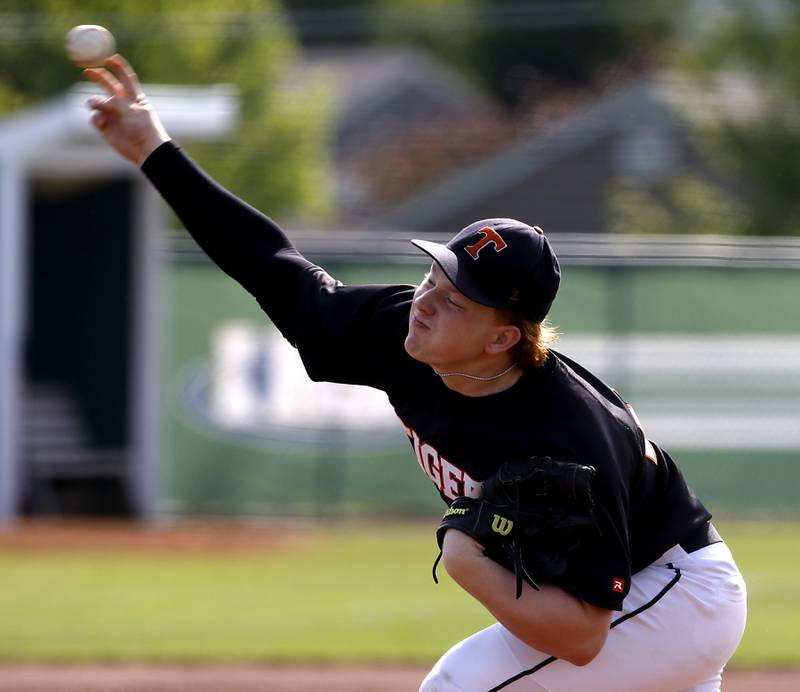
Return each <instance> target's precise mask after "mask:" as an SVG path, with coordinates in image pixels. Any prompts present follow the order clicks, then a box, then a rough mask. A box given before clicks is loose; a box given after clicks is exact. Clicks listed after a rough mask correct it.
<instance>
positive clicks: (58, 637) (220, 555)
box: [0, 522, 800, 667]
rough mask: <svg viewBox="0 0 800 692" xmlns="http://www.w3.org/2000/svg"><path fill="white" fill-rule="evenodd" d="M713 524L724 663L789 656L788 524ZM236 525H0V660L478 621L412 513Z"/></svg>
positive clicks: (792, 651)
mask: <svg viewBox="0 0 800 692" xmlns="http://www.w3.org/2000/svg"><path fill="white" fill-rule="evenodd" d="M720 528H721V530H722V532H723V533H724V535H725V536H726V537H727V540H728V542H729V544H730V545H731V546H732V548H733V550H734V553H735V554H736V556H737V558H738V561H739V564H740V566H741V568H742V570H743V572H744V573H745V576H746V578H747V581H748V587H749V594H750V619H749V625H748V630H747V633H746V635H745V638H744V641H743V642H742V645H741V647H740V649H739V651H738V653H737V654H736V657H735V659H734V661H733V663H734V665H738V666H748V667H765V666H768V667H769V666H773V667H774V666H797V665H800V651H799V650H798V646H797V643H798V629H797V623H798V620H799V618H798V616H799V615H800V606H798V600H799V599H798V595H800V551H798V537H800V524H795V523H780V524H775V523H736V522H727V523H722V525H721V526H720ZM248 530H249V531H251V533H252V527H251V529H248ZM134 531H136V530H134ZM239 532H240V529H239V528H237V526H236V525H228V526H227V527H225V526H223V527H222V528H219V527H218V528H217V529H215V534H214V535H215V536H216V538H215V539H214V540H211V541H209V540H208V539H207V538H202V539H201V538H198V539H197V540H195V541H192V540H188V541H187V540H186V539H185V537H184V539H182V540H181V541H179V542H177V543H176V542H174V541H173V540H172V538H171V533H170V531H163V530H162V531H160V532H157V535H156V536H155V539H154V540H150V541H148V542H146V543H144V544H137V543H136V542H134V543H131V542H130V541H128V540H126V539H124V538H123V539H119V538H115V537H110V538H109V540H107V541H105V542H103V541H100V542H99V543H98V542H96V541H95V542H94V543H91V542H84V543H85V544H84V543H82V542H81V539H80V531H76V532H72V533H68V534H67V537H66V538H64V537H63V536H61V537H58V536H56V537H55V538H53V539H51V540H49V541H48V540H47V539H41V540H38V541H37V542H35V543H33V544H31V543H30V542H29V543H27V544H25V543H24V542H23V543H22V544H20V543H19V542H16V543H15V542H14V540H13V538H12V537H9V536H4V537H1V538H0V549H2V555H0V570H2V574H3V582H4V588H3V590H2V592H0V660H2V661H3V662H25V661H38V662H42V661H46V662H86V661H193V662H197V661H204V662H220V661H315V662H328V661H337V662H412V663H413V662H430V661H432V660H435V658H436V657H437V656H438V655H439V654H440V653H441V652H442V651H443V650H444V649H446V648H447V647H448V646H449V645H450V644H452V643H454V642H455V641H457V640H458V639H460V638H463V637H464V636H465V635H467V634H469V633H470V632H472V631H474V630H476V629H478V628H480V627H482V626H484V625H486V624H488V623H489V622H490V618H489V617H488V616H487V615H486V614H485V613H484V612H483V611H482V609H481V608H480V607H479V606H478V605H477V604H476V603H474V602H473V601H472V600H471V599H469V598H468V597H467V596H466V595H465V594H463V593H462V592H460V590H459V589H458V587H456V586H455V585H454V584H453V583H452V582H451V581H450V580H449V579H448V578H447V577H446V575H445V574H444V573H443V571H441V570H440V576H441V577H443V578H442V579H441V583H440V584H439V585H438V586H437V585H434V584H433V583H432V581H431V576H430V567H431V563H432V561H433V559H434V557H435V554H436V551H435V550H434V541H433V538H432V535H431V531H430V527H428V526H427V525H423V524H421V523H420V524H418V525H414V524H412V525H394V524H390V525H387V524H379V525H377V526H372V527H369V526H366V525H364V524H360V525H358V526H354V525H352V524H334V525H332V526H327V527H323V526H320V525H318V524H314V525H308V524H306V525H295V524H269V525H268V526H267V527H262V528H259V529H258V531H256V532H255V533H252V535H256V536H262V534H263V535H266V536H267V537H268V538H269V541H267V542H266V543H265V542H264V540H263V539H262V540H257V541H253V542H248V540H246V539H241V540H240V538H241V537H239V538H237V534H238V533H239ZM138 533H139V534H141V533H142V530H141V529H139V530H138ZM114 536H116V534H114ZM140 537H141V535H140ZM151 538H152V536H151ZM114 545H116V546H118V547H116V548H115V547H114Z"/></svg>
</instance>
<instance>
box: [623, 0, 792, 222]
mask: <svg viewBox="0 0 800 692" xmlns="http://www.w3.org/2000/svg"><path fill="white" fill-rule="evenodd" d="M705 7H706V11H705V12H701V11H700V10H702V9H703V5H702V4H697V5H695V6H694V7H693V6H689V7H688V8H687V12H686V13H685V14H684V15H683V16H682V21H683V29H682V31H681V32H680V34H679V37H680V41H679V42H678V43H677V44H676V50H675V52H674V53H673V56H674V60H673V66H674V67H675V68H676V69H677V70H678V71H679V72H680V73H681V74H682V75H683V76H684V77H685V78H687V79H688V80H689V81H690V83H692V84H693V85H694V87H695V89H696V93H698V94H704V95H705V99H704V100H703V107H702V108H701V109H699V110H700V114H701V116H702V117H700V118H696V119H695V120H694V121H693V123H692V130H693V135H694V137H693V140H694V142H695V144H696V146H697V147H698V149H699V150H700V151H702V152H703V154H704V155H705V158H706V160H707V162H708V165H709V168H710V175H709V176H707V177H706V178H704V179H702V180H701V179H699V178H697V177H694V178H689V177H683V178H679V179H674V180H671V181H669V182H668V183H667V184H666V185H664V186H662V187H661V188H660V189H659V190H656V191H649V192H642V191H635V190H633V189H630V188H625V187H624V186H617V188H616V191H615V193H614V196H613V203H614V206H615V207H616V210H617V212H618V216H619V225H620V227H623V228H626V227H627V228H631V229H632V230H634V231H655V232H675V231H676V230H677V231H681V230H682V231H685V232H712V233H719V232H724V233H736V234H751V235H798V234H800V128H799V127H798V114H799V113H800V71H798V69H797V65H798V63H799V62H800V0H782V1H780V2H763V3H754V2H745V1H743V0H739V1H736V2H729V3H726V4H725V5H724V7H723V6H721V5H712V4H710V3H705ZM708 8H711V10H713V12H709V9H708ZM726 79H727V80H728V83H729V84H730V83H731V80H732V81H733V83H735V84H736V85H737V89H738V93H739V95H740V101H739V103H738V104H736V105H734V107H731V105H730V101H727V102H724V101H723V100H722V99H721V98H719V97H715V95H716V94H719V93H720V85H721V83H724V81H725V80H726ZM720 180H722V181H730V182H729V183H728V184H723V183H720V182H715V181H720Z"/></svg>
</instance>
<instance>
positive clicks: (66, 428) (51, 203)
mask: <svg viewBox="0 0 800 692" xmlns="http://www.w3.org/2000/svg"><path fill="white" fill-rule="evenodd" d="M146 90H147V93H148V94H149V96H150V98H151V100H152V101H153V103H154V105H155V107H156V109H157V110H158V112H159V114H160V115H161V117H162V119H163V120H164V123H165V126H166V127H167V129H168V130H169V131H170V133H171V134H172V135H173V136H174V137H176V138H178V139H180V140H181V141H183V142H191V141H192V140H208V139H214V138H221V137H224V136H225V135H227V134H229V133H230V132H231V130H232V129H233V127H234V125H235V121H236V115H237V103H238V99H237V96H236V93H235V92H234V91H233V89H232V88H231V87H228V86H225V85H221V86H213V87H206V88H195V87H192V88H187V87H168V86H148V87H147V89H146ZM93 93H97V87H94V86H92V85H88V84H87V85H79V86H76V87H74V88H73V89H72V90H70V91H69V92H67V93H66V94H64V95H62V96H60V97H58V98H55V99H53V100H51V101H50V102H48V103H45V104H43V105H41V106H39V107H36V108H33V109H30V110H26V111H23V112H20V113H17V114H15V115H14V116H12V117H10V118H8V119H6V120H3V121H0V522H4V521H8V520H10V519H13V518H14V517H15V516H17V515H18V514H19V513H21V512H26V513H31V514H70V513H81V514H87V513H88V514H104V515H134V516H137V517H141V518H146V517H148V516H151V515H152V514H153V508H152V498H154V497H155V496H156V495H157V490H156V487H157V484H158V473H157V460H158V455H159V438H160V435H159V430H158V429H159V419H160V410H159V389H158V376H159V375H158V373H159V362H160V355H159V351H160V349H159V342H160V333H161V327H160V317H161V315H160V313H159V305H160V303H161V302H162V300H161V294H160V280H159V274H160V272H159V264H158V245H159V236H160V229H161V228H163V227H164V225H165V221H164V218H163V215H164V206H163V205H161V203H160V202H159V200H158V196H157V193H155V192H154V191H153V190H152V189H151V187H150V186H149V185H148V183H147V182H146V181H145V179H144V177H143V176H142V175H141V174H140V173H139V171H138V170H137V169H136V168H135V167H134V166H132V165H130V164H129V163H128V162H126V161H124V160H123V159H122V158H120V157H119V156H118V155H117V154H116V153H115V152H114V151H113V150H112V149H111V148H110V147H109V146H108V145H106V144H105V143H104V142H103V141H102V139H101V137H100V136H99V135H98V134H97V133H96V132H95V131H94V130H93V129H92V128H91V126H90V125H89V122H88V120H89V113H88V111H87V109H86V106H85V102H86V100H87V98H88V97H89V95H90V94H93Z"/></svg>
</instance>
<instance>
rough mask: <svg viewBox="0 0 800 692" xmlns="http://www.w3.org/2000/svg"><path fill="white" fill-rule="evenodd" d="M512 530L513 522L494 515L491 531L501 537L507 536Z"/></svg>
mask: <svg viewBox="0 0 800 692" xmlns="http://www.w3.org/2000/svg"><path fill="white" fill-rule="evenodd" d="M513 528H514V522H513V521H512V520H511V519H508V518H506V517H501V516H500V515H499V514H495V515H494V518H493V519H492V531H494V532H495V533H499V534H500V535H501V536H508V534H510V533H511V529H513Z"/></svg>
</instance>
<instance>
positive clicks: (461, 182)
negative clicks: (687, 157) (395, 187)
mask: <svg viewBox="0 0 800 692" xmlns="http://www.w3.org/2000/svg"><path fill="white" fill-rule="evenodd" d="M666 109H667V106H666V104H665V103H664V100H663V98H662V96H661V95H660V94H659V87H658V85H656V84H654V83H653V82H651V81H647V80H642V81H639V82H637V83H635V84H633V85H632V86H628V87H627V88H625V89H623V90H621V91H619V92H616V93H613V94H611V95H609V96H606V97H605V98H602V99H601V100H600V101H598V102H595V103H594V104H592V105H591V107H589V108H586V109H583V110H581V111H579V112H576V113H574V114H572V115H570V116H568V117H566V118H565V119H563V120H560V121H558V122H556V123H555V124H553V125H551V126H548V127H546V128H545V129H543V130H542V129H538V130H536V131H534V132H532V133H531V134H530V135H529V136H527V137H525V138H523V139H522V140H518V141H516V142H515V143H513V144H512V145H510V146H509V147H507V148H505V149H503V150H501V151H500V152H498V153H496V154H494V155H493V156H490V157H489V158H487V159H484V160H483V161H480V162H478V163H477V164H475V165H473V166H471V167H468V168H466V169H464V170H462V171H460V172H458V173H456V174H454V175H451V176H449V177H447V178H445V179H444V180H442V181H441V182H440V183H439V184H437V185H434V186H433V187H431V188H429V189H427V190H425V191H423V192H422V193H420V194H417V195H415V196H413V197H411V198H410V199H408V200H406V201H404V202H403V203H401V204H400V205H398V206H396V207H395V208H394V209H392V210H390V211H388V212H387V213H386V214H385V215H383V217H382V218H381V222H382V223H384V224H385V225H388V226H401V227H402V226H411V227H427V226H430V225H434V224H436V223H437V221H438V220H439V219H446V218H449V217H451V216H452V215H453V214H454V212H455V211H456V210H458V209H459V208H460V206H461V205H462V204H463V203H464V201H465V200H469V201H470V203H471V204H474V203H475V202H476V201H479V200H481V199H489V198H491V197H493V196H494V195H497V194H498V193H499V192H501V191H502V190H504V189H506V188H509V187H511V186H513V185H516V184H518V183H520V182H522V181H523V180H525V179H526V178H528V177H530V176H531V175H534V174H536V173H538V172H541V171H543V170H544V169H546V168H547V167H548V166H551V165H553V164H554V163H557V162H558V161H559V160H561V159H563V158H565V157H566V156H568V155H570V154H573V153H575V152H577V151H579V150H581V149H583V148H585V147H587V146H588V145H590V144H592V143H593V142H595V141H597V140H599V139H600V138H601V137H604V136H606V135H608V134H609V133H612V132H617V131H624V130H625V129H627V128H630V127H632V126H633V125H635V124H637V123H641V122H643V121H653V120H654V119H663V118H664V117H665V111H666Z"/></svg>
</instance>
